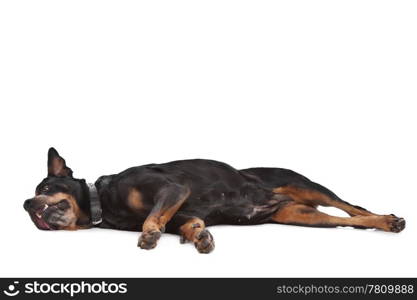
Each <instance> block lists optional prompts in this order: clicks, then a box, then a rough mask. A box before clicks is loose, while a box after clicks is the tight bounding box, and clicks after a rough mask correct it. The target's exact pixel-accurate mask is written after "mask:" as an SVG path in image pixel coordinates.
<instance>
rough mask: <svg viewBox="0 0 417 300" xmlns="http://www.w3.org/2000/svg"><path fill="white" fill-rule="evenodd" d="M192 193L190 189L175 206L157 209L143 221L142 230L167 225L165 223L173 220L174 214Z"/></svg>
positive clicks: (156, 228)
mask: <svg viewBox="0 0 417 300" xmlns="http://www.w3.org/2000/svg"><path fill="white" fill-rule="evenodd" d="M189 195H190V191H188V192H187V193H186V194H185V195H184V196H183V197H182V198H181V199H180V200H179V201H178V202H176V203H175V204H174V205H173V206H171V207H168V208H167V209H165V210H161V211H157V212H155V213H153V214H150V215H149V216H148V217H147V218H146V220H145V222H144V223H143V227H142V231H143V232H145V231H149V230H161V229H162V228H164V227H165V225H166V224H167V223H168V222H169V220H171V218H172V217H173V216H174V214H175V213H176V212H177V211H178V209H179V208H180V207H181V205H182V204H183V203H184V201H185V200H186V199H187V198H188V196H189Z"/></svg>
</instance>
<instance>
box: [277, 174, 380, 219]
mask: <svg viewBox="0 0 417 300" xmlns="http://www.w3.org/2000/svg"><path fill="white" fill-rule="evenodd" d="M273 192H274V193H276V194H284V195H287V196H289V197H291V198H292V199H293V200H294V201H295V202H297V203H300V204H305V205H309V206H312V207H317V206H318V205H321V206H333V207H336V208H338V209H341V210H343V211H345V212H346V213H347V214H349V215H350V216H378V215H377V214H374V213H372V212H370V211H368V210H366V209H365V208H363V207H360V206H356V205H352V204H350V203H348V202H346V201H344V200H342V199H340V198H339V197H338V196H337V195H336V194H335V193H333V192H332V191H330V190H329V189H327V188H326V187H324V186H322V185H320V184H318V183H315V182H312V181H309V182H306V183H303V184H288V185H285V186H281V187H278V188H275V189H274V190H273Z"/></svg>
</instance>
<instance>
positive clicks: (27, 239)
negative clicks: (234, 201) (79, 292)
mask: <svg viewBox="0 0 417 300" xmlns="http://www.w3.org/2000/svg"><path fill="white" fill-rule="evenodd" d="M19 209H20V207H19ZM10 213H11V212H10ZM407 217H408V220H407V221H408V224H407V225H408V226H407V228H406V230H405V231H403V232H402V233H400V234H391V233H385V232H380V231H373V230H355V229H351V228H338V229H321V228H305V227H297V226H286V225H275V224H267V225H258V226H244V227H243V226H216V227H211V229H210V231H211V232H212V234H213V236H214V238H215V241H216V249H215V250H214V252H212V253H211V254H209V255H203V254H199V253H197V251H196V250H195V249H194V247H193V246H192V245H190V244H186V245H181V244H180V243H179V238H178V236H175V235H170V234H165V235H163V237H162V238H161V240H160V242H159V245H158V247H157V248H156V249H154V250H150V251H146V250H141V249H139V248H137V247H136V242H137V238H138V233H134V232H123V231H114V230H103V229H91V230H84V231H77V232H65V231H56V232H47V231H39V230H37V229H35V227H34V225H33V224H31V222H30V221H29V218H28V217H27V216H26V215H25V214H24V211H23V209H20V210H19V212H18V214H17V218H16V222H17V223H15V224H12V223H8V224H2V236H3V239H2V240H3V241H2V245H1V254H2V255H1V256H0V257H1V262H0V265H1V269H0V276H11V277H23V276H62V277H64V276H108V277H112V276H129V277H142V276H155V277H161V276H192V277H194V276H202V277H204V276H249V277H250V276H260V277H261V276H262V277H263V276H268V277H275V276H277V277H279V276H284V277H287V276H313V277H315V276H416V275H417V263H416V259H415V253H416V245H415V236H416V227H415V222H413V220H415V213H413V214H411V213H410V214H408V215H407ZM3 220H4V219H3Z"/></svg>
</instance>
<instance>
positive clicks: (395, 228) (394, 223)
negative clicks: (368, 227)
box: [387, 214, 405, 232]
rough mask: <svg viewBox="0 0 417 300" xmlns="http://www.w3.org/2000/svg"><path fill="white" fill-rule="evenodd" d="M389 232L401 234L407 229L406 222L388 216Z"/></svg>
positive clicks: (393, 216)
mask: <svg viewBox="0 0 417 300" xmlns="http://www.w3.org/2000/svg"><path fill="white" fill-rule="evenodd" d="M387 223H388V229H389V230H388V231H391V232H400V231H402V230H403V229H404V228H405V220H404V219H403V218H399V217H397V216H395V215H392V214H391V215H389V216H387Z"/></svg>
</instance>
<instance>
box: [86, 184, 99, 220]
mask: <svg viewBox="0 0 417 300" xmlns="http://www.w3.org/2000/svg"><path fill="white" fill-rule="evenodd" d="M87 186H88V191H89V193H90V211H91V224H93V225H94V226H95V225H98V224H100V223H101V222H102V221H103V219H102V218H101V212H102V210H101V203H100V199H99V197H98V192H97V188H96V186H95V185H94V183H87Z"/></svg>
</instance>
